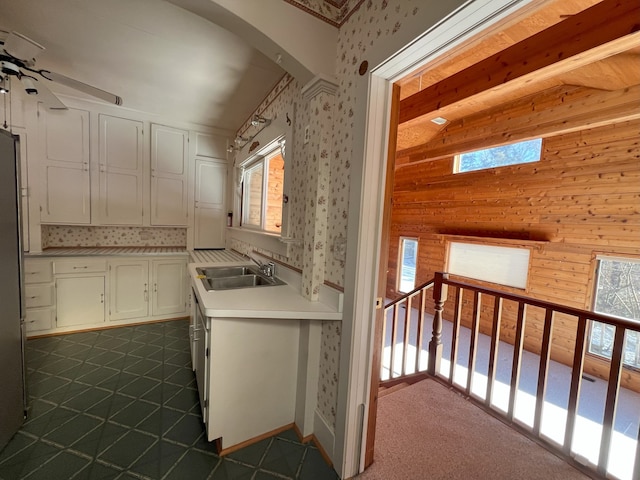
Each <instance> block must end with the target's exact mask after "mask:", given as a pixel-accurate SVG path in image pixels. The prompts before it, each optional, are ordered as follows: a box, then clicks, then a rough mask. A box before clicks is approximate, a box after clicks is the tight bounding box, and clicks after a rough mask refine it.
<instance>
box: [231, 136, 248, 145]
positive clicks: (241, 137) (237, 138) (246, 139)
mask: <svg viewBox="0 0 640 480" xmlns="http://www.w3.org/2000/svg"><path fill="white" fill-rule="evenodd" d="M249 140H251V139H250V138H244V137H243V136H242V135H238V136H237V137H236V139H235V140H234V143H235V144H236V145H240V144H241V143H244V144H246V143H247V142H248V141H249Z"/></svg>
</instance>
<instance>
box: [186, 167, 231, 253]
mask: <svg viewBox="0 0 640 480" xmlns="http://www.w3.org/2000/svg"><path fill="white" fill-rule="evenodd" d="M226 181H227V164H226V163H224V162H216V161H207V160H196V182H195V185H196V188H195V205H194V206H195V229H194V231H195V239H194V247H195V248H224V246H225V243H224V240H225V228H226V213H225V198H226V197H225V185H226Z"/></svg>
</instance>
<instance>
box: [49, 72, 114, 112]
mask: <svg viewBox="0 0 640 480" xmlns="http://www.w3.org/2000/svg"><path fill="white" fill-rule="evenodd" d="M38 73H39V74H40V75H42V76H43V77H44V78H46V79H47V80H51V81H53V82H57V83H60V84H62V85H66V86H67V87H71V88H74V89H76V90H79V91H81V92H84V93H86V94H88V95H91V96H92V97H96V98H100V99H102V100H105V101H106V102H109V103H113V104H114V105H122V98H120V97H119V96H117V95H114V94H113V93H109V92H105V91H104V90H100V89H99V88H96V87H92V86H91V85H87V84H86V83H82V82H80V81H78V80H74V79H73V78H69V77H65V76H64V75H61V74H59V73H55V72H50V71H49V70H40V71H39V72H38Z"/></svg>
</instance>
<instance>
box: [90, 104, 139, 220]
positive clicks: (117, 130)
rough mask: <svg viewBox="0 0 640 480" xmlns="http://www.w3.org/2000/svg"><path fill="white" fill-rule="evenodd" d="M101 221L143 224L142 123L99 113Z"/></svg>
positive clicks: (99, 202) (99, 201) (99, 203)
mask: <svg viewBox="0 0 640 480" xmlns="http://www.w3.org/2000/svg"><path fill="white" fill-rule="evenodd" d="M99 124H100V133H99V140H98V143H99V149H100V172H99V174H98V177H99V184H100V195H99V200H98V205H99V211H100V223H101V224H107V225H142V216H143V210H142V208H143V206H142V198H143V193H142V186H143V181H142V179H143V155H142V122H138V121H135V120H128V119H125V118H118V117H111V116H109V115H99Z"/></svg>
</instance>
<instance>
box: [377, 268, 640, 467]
mask: <svg viewBox="0 0 640 480" xmlns="http://www.w3.org/2000/svg"><path fill="white" fill-rule="evenodd" d="M449 287H452V288H454V289H455V295H454V299H455V300H454V302H455V304H454V305H453V311H454V313H453V317H454V318H453V322H452V323H453V325H452V338H451V354H450V367H449V369H448V371H445V372H442V370H441V360H442V348H443V345H442V327H443V323H442V322H443V315H444V313H443V312H444V310H445V308H444V307H445V303H446V301H447V298H448V293H449V292H448V289H449ZM464 292H469V293H471V294H472V295H473V307H472V312H473V314H472V318H471V332H470V333H471V338H470V341H469V357H468V370H467V377H466V382H465V384H464V386H463V387H462V390H463V391H464V393H465V394H467V395H468V396H470V397H471V398H472V399H474V400H476V401H477V399H476V398H473V397H472V395H471V389H472V381H473V373H474V371H475V363H476V354H477V350H478V348H477V346H478V337H479V326H480V316H481V301H482V297H483V296H489V297H493V299H494V305H493V324H492V332H491V346H490V351H489V364H488V374H487V386H486V394H485V398H484V401H483V402H480V403H484V405H483V406H484V407H485V409H486V410H490V411H491V413H492V414H494V415H495V414H499V415H503V417H505V420H507V421H508V422H509V423H512V424H513V420H514V407H515V402H516V392H517V389H518V384H519V379H520V373H521V366H522V352H523V347H524V337H525V323H526V317H527V315H526V314H527V308H528V307H537V308H540V309H543V310H544V312H545V315H544V325H543V332H542V342H541V345H540V349H541V351H540V361H539V368H538V378H537V391H536V400H535V412H534V419H533V428H532V429H531V431H530V432H528V433H529V434H531V436H532V437H533V438H535V439H536V440H538V441H541V443H544V444H546V445H547V446H549V447H551V448H553V449H556V450H557V449H558V447H557V446H556V445H555V444H553V443H550V442H548V441H547V440H546V439H544V438H543V437H541V435H540V427H541V421H542V411H543V403H544V399H545V393H546V387H547V378H548V374H549V364H550V358H551V344H552V338H551V334H552V330H553V323H554V319H555V317H556V316H558V315H563V316H568V317H573V318H574V319H576V332H575V335H576V340H575V346H574V354H573V362H572V365H571V369H572V371H571V383H570V387H569V400H568V406H567V418H566V425H565V434H564V442H563V443H562V445H561V446H560V450H561V451H560V452H559V453H562V454H563V455H564V456H565V458H567V459H572V455H571V447H572V444H573V439H574V433H575V427H576V419H577V413H578V401H579V398H580V388H581V385H582V380H583V376H582V374H583V367H584V359H585V353H586V350H587V338H588V322H590V321H597V322H601V323H603V324H608V325H612V326H614V327H615V336H614V339H613V348H612V355H611V360H610V362H611V363H610V369H609V378H608V380H607V393H606V398H605V405H604V415H603V423H602V425H603V428H602V434H601V439H600V451H599V457H598V461H597V465H596V466H595V468H593V469H594V470H595V471H596V472H597V474H598V475H601V476H602V477H605V476H606V475H607V466H608V463H609V455H610V449H611V440H612V434H613V425H614V420H615V412H616V404H617V398H618V394H619V391H620V380H621V375H622V366H623V355H624V339H625V333H626V332H627V331H635V332H640V322H638V321H633V320H624V319H620V318H616V317H612V316H609V315H603V314H599V313H595V312H590V311H586V310H580V309H576V308H571V307H566V306H563V305H559V304H554V303H551V302H545V301H542V300H537V299H533V298H528V297H524V296H521V295H516V294H510V293H505V292H501V291H498V290H494V289H490V288H484V287H480V286H478V285H473V284H469V283H465V282H461V281H454V280H452V279H450V278H449V276H448V275H447V274H446V273H441V272H439V273H436V274H435V279H434V282H433V298H434V316H433V332H432V336H431V341H430V342H429V356H428V366H427V372H428V373H429V374H430V375H431V376H435V377H438V378H440V379H441V380H442V381H445V382H446V383H448V384H449V385H451V386H452V387H454V388H456V389H460V387H459V386H458V385H457V384H456V383H454V381H453V379H454V369H455V368H456V361H457V358H458V340H459V332H460V325H461V319H462V312H463V294H464ZM422 295H424V292H423V293H422ZM505 300H507V301H512V302H515V303H516V304H517V305H518V309H517V316H516V325H515V336H514V340H513V358H512V365H511V381H510V385H509V401H508V408H507V411H506V413H503V412H501V411H499V410H496V409H493V408H492V405H491V401H492V389H493V388H494V384H495V375H496V359H497V351H498V343H499V341H500V326H501V321H502V317H503V308H502V307H503V302H504V301H505ZM402 301H403V299H402V298H401V299H398V300H396V303H398V302H402ZM421 301H423V300H421ZM407 302H410V300H408V299H407ZM391 305H392V304H389V306H387V308H389V307H390V306H391ZM409 306H410V304H408V305H407V309H408V308H409ZM423 307H424V304H421V305H420V310H424V308H423ZM394 316H395V310H394ZM406 317H407V314H406V313H405V318H406ZM420 317H421V318H422V317H423V315H422V314H421V315H420ZM565 323H566V322H565ZM510 343H511V342H510ZM405 349H406V347H405ZM418 356H419V354H418ZM392 359H393V357H392ZM519 429H520V430H522V428H521V427H519ZM525 433H527V432H525ZM638 435H640V432H638ZM635 457H636V460H635V467H634V471H633V474H632V477H631V478H638V479H640V439H638V440H637V448H636V453H635ZM588 468H591V467H588ZM593 469H592V470H593Z"/></svg>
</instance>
